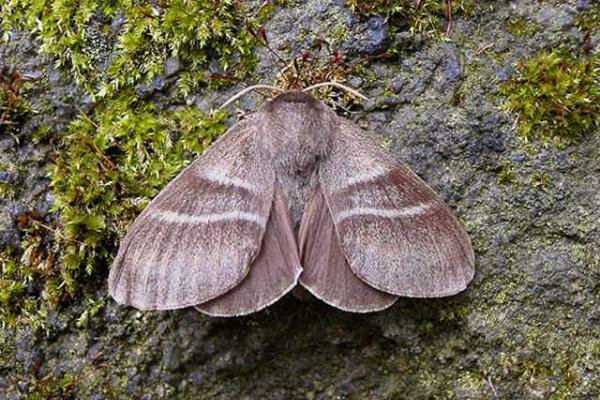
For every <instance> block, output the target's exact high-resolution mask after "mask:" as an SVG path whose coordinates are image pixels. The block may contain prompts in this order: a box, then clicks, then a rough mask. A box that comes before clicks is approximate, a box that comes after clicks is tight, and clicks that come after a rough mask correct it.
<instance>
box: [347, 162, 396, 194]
mask: <svg viewBox="0 0 600 400" xmlns="http://www.w3.org/2000/svg"><path fill="white" fill-rule="evenodd" d="M388 172H389V170H388V169H386V168H383V167H382V166H379V165H378V166H376V167H375V168H373V169H372V170H371V171H366V172H365V173H363V174H360V175H354V176H351V177H350V178H348V179H347V180H346V181H345V182H344V183H343V185H342V186H341V187H340V188H339V191H342V190H344V189H347V188H349V187H350V186H354V185H357V184H359V183H365V182H369V181H372V180H375V179H377V178H379V177H381V176H384V175H385V174H387V173H388Z"/></svg>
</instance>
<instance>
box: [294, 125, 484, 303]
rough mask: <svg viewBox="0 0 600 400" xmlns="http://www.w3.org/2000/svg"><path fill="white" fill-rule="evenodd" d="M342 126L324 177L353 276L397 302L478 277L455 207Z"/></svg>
mask: <svg viewBox="0 0 600 400" xmlns="http://www.w3.org/2000/svg"><path fill="white" fill-rule="evenodd" d="M338 126H339V130H338V131H337V132H336V133H335V134H334V136H333V143H332V151H331V153H330V155H329V157H328V159H327V160H324V161H323V162H322V164H321V166H320V171H319V178H320V185H321V189H322V192H323V197H324V199H325V203H326V205H327V209H328V211H329V213H330V218H332V220H333V224H334V226H335V233H336V235H335V236H336V238H337V240H338V243H339V247H340V249H341V252H342V253H343V255H344V256H345V259H346V260H347V261H348V264H349V266H350V269H351V270H352V272H353V273H354V274H355V275H356V276H357V277H358V278H359V279H360V280H361V281H363V282H364V283H366V284H368V285H369V286H371V287H373V288H376V289H378V290H380V291H383V292H386V293H389V294H391V295H396V296H407V297H443V296H450V295H453V294H456V293H458V292H460V291H462V290H464V289H465V288H466V286H467V284H468V283H469V282H470V281H471V279H472V278H473V274H474V267H473V265H474V255H473V249H472V247H471V243H470V241H469V237H468V236H467V233H466V232H465V230H464V228H463V227H462V225H461V224H460V222H459V221H458V220H457V219H456V217H455V216H454V214H453V213H452V211H451V210H450V208H449V207H448V206H447V205H446V204H445V203H444V201H443V200H442V199H441V198H440V197H439V196H438V195H437V194H436V193H435V192H434V191H433V190H432V189H431V188H430V187H429V186H428V185H427V184H426V183H425V182H423V181H422V180H421V179H420V178H419V177H418V176H417V175H415V174H414V173H413V172H412V171H411V170H410V169H409V168H408V167H406V166H405V165H403V164H402V163H401V162H399V161H398V160H396V159H395V158H394V157H392V156H391V155H390V154H388V153H386V152H385V151H384V150H383V149H382V148H381V147H379V146H378V145H377V143H376V142H375V141H374V140H373V139H372V138H370V137H368V136H367V135H366V134H365V133H364V132H363V131H362V130H361V129H360V128H359V127H358V126H356V125H355V124H353V123H351V122H349V121H345V120H342V119H340V122H339V124H338ZM300 279H301V281H302V277H301V278H300Z"/></svg>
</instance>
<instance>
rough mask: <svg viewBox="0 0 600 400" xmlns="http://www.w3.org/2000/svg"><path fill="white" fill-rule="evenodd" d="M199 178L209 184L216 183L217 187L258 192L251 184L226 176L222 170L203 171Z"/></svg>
mask: <svg viewBox="0 0 600 400" xmlns="http://www.w3.org/2000/svg"><path fill="white" fill-rule="evenodd" d="M201 177H202V178H204V179H207V180H209V181H211V182H215V183H218V184H219V185H223V186H237V187H240V188H242V189H246V190H249V191H251V192H255V193H256V192H258V189H257V188H256V185H254V184H252V182H249V181H247V180H245V179H240V178H235V177H231V176H227V172H226V171H224V170H216V169H213V170H205V171H202V174H201Z"/></svg>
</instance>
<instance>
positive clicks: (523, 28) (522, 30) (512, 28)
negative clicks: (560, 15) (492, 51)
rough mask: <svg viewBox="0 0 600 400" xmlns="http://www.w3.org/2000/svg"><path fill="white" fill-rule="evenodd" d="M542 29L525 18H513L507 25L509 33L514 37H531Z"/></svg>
mask: <svg viewBox="0 0 600 400" xmlns="http://www.w3.org/2000/svg"><path fill="white" fill-rule="evenodd" d="M539 29H540V27H539V26H538V25H537V24H534V23H533V22H531V21H528V20H527V19H525V18H515V17H511V18H510V19H509V20H508V23H507V25H506V30H507V32H508V33H510V34H511V35H514V36H529V35H532V34H534V33H535V32H536V31H537V30H539Z"/></svg>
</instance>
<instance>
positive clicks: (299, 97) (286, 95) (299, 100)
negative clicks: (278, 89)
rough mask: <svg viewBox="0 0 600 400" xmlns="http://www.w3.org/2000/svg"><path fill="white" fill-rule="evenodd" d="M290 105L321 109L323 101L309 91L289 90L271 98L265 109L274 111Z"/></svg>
mask: <svg viewBox="0 0 600 400" xmlns="http://www.w3.org/2000/svg"><path fill="white" fill-rule="evenodd" d="M286 105H290V106H291V107H295V108H314V109H321V107H322V103H321V102H320V101H319V100H317V99H315V98H314V97H313V96H311V95H310V94H309V93H306V92H302V91H299V90H289V91H287V92H283V93H281V94H279V95H277V96H275V97H274V98H273V99H271V100H270V101H269V102H268V103H267V104H266V106H265V111H267V112H272V111H277V110H278V109H281V108H286Z"/></svg>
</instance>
